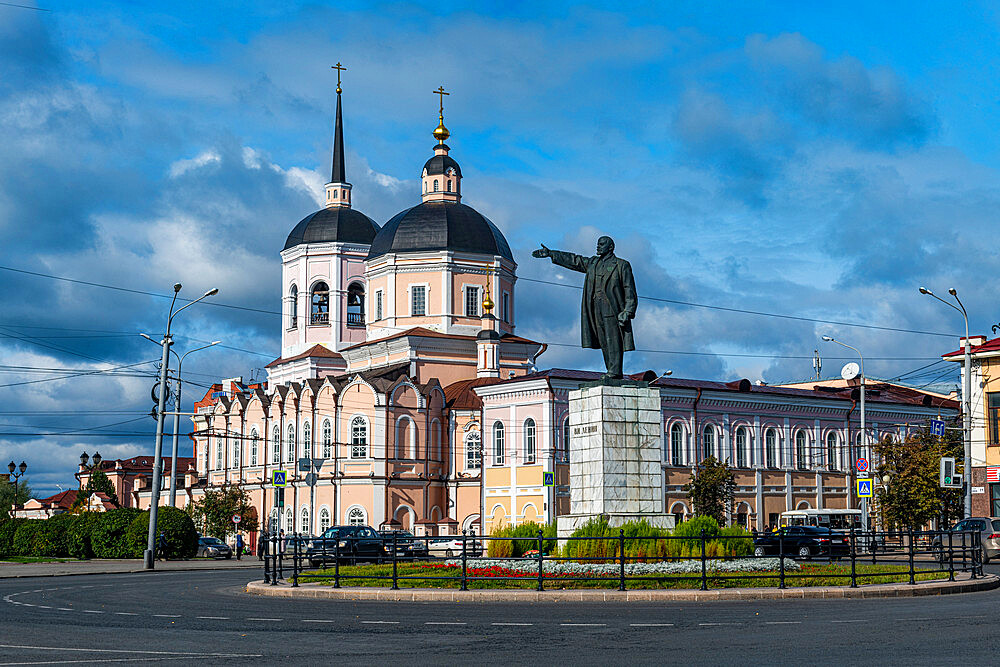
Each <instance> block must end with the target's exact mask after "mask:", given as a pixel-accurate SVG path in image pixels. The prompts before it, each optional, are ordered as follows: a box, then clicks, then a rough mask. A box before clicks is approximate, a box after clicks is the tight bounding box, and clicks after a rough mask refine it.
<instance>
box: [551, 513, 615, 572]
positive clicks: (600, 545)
mask: <svg viewBox="0 0 1000 667" xmlns="http://www.w3.org/2000/svg"><path fill="white" fill-rule="evenodd" d="M623 529H624V528H623ZM613 530H614V529H613V528H611V527H610V526H609V525H608V519H607V517H604V516H598V517H594V518H593V519H590V520H589V521H587V522H586V523H585V524H583V525H582V526H580V527H579V528H577V529H576V530H574V531H573V534H572V535H570V537H572V538H599V537H612V531H613ZM614 534H615V535H617V534H618V531H617V530H614ZM563 553H564V555H565V556H566V557H567V558H574V559H577V560H580V561H588V560H595V561H603V560H606V559H609V558H614V557H615V556H616V555H617V554H618V543H617V542H615V541H613V540H600V539H570V540H566V546H565V547H564V548H563Z"/></svg>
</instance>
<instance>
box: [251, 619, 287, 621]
mask: <svg viewBox="0 0 1000 667" xmlns="http://www.w3.org/2000/svg"><path fill="white" fill-rule="evenodd" d="M247 620H248V621H280V620H282V619H280V618H248V619H247Z"/></svg>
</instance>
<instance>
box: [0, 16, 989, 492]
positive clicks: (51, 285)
mask: <svg viewBox="0 0 1000 667" xmlns="http://www.w3.org/2000/svg"><path fill="white" fill-rule="evenodd" d="M40 6H41V7H43V8H44V9H47V10H50V11H36V10H31V9H22V8H15V7H7V6H0V67H2V71H0V146H2V147H3V150H2V152H0V154H2V156H3V160H0V265H2V266H5V267H12V268H15V269H22V270H27V271H34V272H39V273H45V274H52V275H59V276H65V277H69V278H74V279H79V280H86V281H91V282H96V283H102V284H107V285H113V286H120V287H127V288H130V289H136V290H139V291H141V292H155V293H166V292H169V290H170V286H171V285H172V284H173V283H174V282H178V281H179V282H181V283H183V284H184V291H183V293H182V294H184V295H188V296H196V295H199V294H201V293H202V292H203V291H205V290H206V289H208V288H210V287H219V289H220V290H221V293H220V295H219V297H218V298H217V301H219V302H221V303H224V304H228V305H232V306H237V307H238V308H221V307H202V306H197V307H195V308H192V309H190V310H188V311H186V312H185V313H184V315H183V316H182V318H181V319H179V320H178V327H179V328H178V333H179V334H180V335H181V336H183V337H184V338H180V339H179V341H178V348H179V349H180V351H183V350H185V349H188V348H189V347H193V346H196V345H197V344H198V341H207V340H214V339H221V340H223V341H225V343H226V345H227V346H229V347H227V348H224V349H220V348H216V349H213V350H211V351H207V352H201V353H198V354H197V355H193V356H192V357H191V358H190V360H189V361H188V362H187V363H186V364H185V371H186V372H185V374H186V375H187V374H188V371H190V379H191V380H192V382H194V383H208V382H209V381H210V380H211V379H212V378H219V377H232V376H237V375H242V376H244V377H249V376H250V374H251V372H252V369H255V368H256V369H259V368H261V367H262V366H263V365H264V364H266V363H267V362H268V361H269V360H270V359H271V358H273V357H274V356H277V352H278V338H277V333H278V330H277V320H276V318H275V316H274V315H273V314H271V312H258V311H261V310H262V311H272V312H273V311H276V310H278V309H279V293H278V284H277V280H278V277H279V257H278V251H279V250H280V248H281V247H282V245H283V242H284V238H285V236H286V235H287V233H288V231H289V230H290V229H291V228H292V227H293V226H294V225H295V223H296V222H297V221H298V220H300V219H301V218H302V217H304V216H305V215H307V214H308V213H310V212H312V211H313V210H315V209H316V208H317V207H318V205H319V204H318V202H319V197H320V193H321V188H322V184H323V182H325V180H326V176H327V172H328V169H329V159H330V142H331V132H332V127H331V126H332V111H333V104H334V100H335V96H334V87H335V83H336V78H335V76H334V74H333V72H332V71H331V70H330V69H329V68H330V65H331V64H333V63H335V62H337V61H341V62H343V63H344V64H345V65H346V66H347V67H348V68H349V69H348V71H347V72H346V73H345V75H344V85H343V87H344V113H345V124H346V138H347V148H348V155H347V160H348V177H349V179H350V180H351V181H352V182H353V183H354V197H355V200H354V202H355V206H356V207H357V208H359V209H361V210H362V211H364V212H365V213H367V214H368V215H370V216H371V217H373V218H374V219H376V220H377V221H379V222H384V221H385V220H387V219H389V218H390V217H391V216H392V215H393V214H394V213H396V212H398V211H400V210H402V209H403V208H406V207H408V206H411V205H413V204H414V203H416V202H417V198H418V172H419V169H420V166H421V165H422V164H423V162H424V160H425V159H426V158H427V157H428V156H429V155H430V148H431V145H432V141H433V140H432V138H431V135H430V132H431V130H432V129H433V128H434V126H435V125H436V121H437V119H436V111H437V98H436V96H434V95H432V94H431V90H433V89H434V88H437V86H439V85H444V86H445V88H446V89H447V90H449V91H451V93H452V94H451V95H450V96H449V97H448V98H447V102H446V122H447V125H448V127H449V129H450V130H451V131H452V138H451V139H450V140H449V145H451V147H452V155H453V156H454V157H455V158H456V159H458V160H459V162H460V163H461V164H462V167H463V173H464V175H465V181H464V184H463V193H464V195H465V196H464V201H465V202H466V203H468V204H470V205H472V206H474V207H476V208H478V209H479V210H481V211H482V212H483V213H485V214H486V215H488V216H489V217H490V218H491V219H492V220H493V221H494V222H496V223H497V225H498V226H499V227H500V228H501V229H502V230H503V231H504V233H505V234H506V235H507V238H508V240H509V241H510V243H511V246H512V248H513V250H514V253H515V257H516V259H517V260H518V262H519V264H520V266H519V275H520V276H521V277H522V281H521V282H520V283H519V284H518V292H517V297H516V298H517V318H518V333H520V334H522V335H525V336H529V337H532V338H536V339H539V340H544V341H547V342H549V343H551V344H552V345H551V347H550V348H549V350H548V352H546V354H545V355H544V356H543V357H542V358H541V360H540V361H541V365H542V366H571V367H585V368H597V367H599V366H600V359H599V353H597V352H592V351H583V350H580V349H578V348H577V346H576V343H577V341H578V331H577V329H576V328H575V327H576V322H577V317H576V309H577V299H578V292H576V291H575V290H573V289H572V288H569V287H556V286H549V285H544V284H541V283H535V282H531V280H529V279H540V280H548V281H563V282H565V283H567V284H571V285H576V284H579V279H578V277H577V276H574V275H565V274H563V273H562V272H560V270H558V269H557V268H555V267H553V266H552V265H550V264H548V263H546V262H541V261H538V260H532V259H531V257H530V251H531V249H532V248H533V247H535V245H536V244H537V243H538V242H544V243H545V244H546V245H548V246H550V247H556V248H562V249H567V250H575V251H578V252H589V251H590V250H591V249H592V248H593V245H594V242H595V240H596V238H597V236H599V235H600V234H602V233H607V234H610V235H612V236H614V237H615V239H616V241H617V243H618V251H619V254H620V255H621V256H623V257H625V258H627V259H629V260H630V261H631V262H632V264H633V267H634V269H635V272H636V276H637V282H638V287H639V292H640V294H642V295H644V296H647V297H657V298H660V299H665V301H662V300H661V301H657V300H654V299H644V300H643V301H642V302H641V304H640V309H639V315H638V319H637V322H636V339H637V345H638V347H639V349H640V351H638V352H636V353H634V354H632V355H630V356H629V357H628V358H627V362H626V365H627V368H628V370H630V371H639V370H643V369H646V368H655V369H659V370H664V369H667V368H671V369H673V370H674V373H675V375H677V376H681V377H699V378H709V379H724V380H731V379H736V378H740V377H748V378H750V379H751V380H757V379H764V380H766V381H768V382H781V381H788V380H799V379H804V378H807V377H809V376H810V375H811V372H812V368H811V362H810V358H811V356H812V352H813V350H814V349H817V348H818V349H819V350H820V351H821V353H822V354H823V356H824V359H825V362H824V363H825V365H824V371H825V375H828V376H834V375H837V373H838V371H839V368H840V366H841V365H842V364H843V363H844V362H845V361H847V358H845V355H844V354H842V353H839V352H838V350H837V349H830V346H829V345H824V344H823V343H822V342H820V336H821V335H824V334H829V335H833V336H835V337H837V338H840V339H842V340H844V341H845V342H848V343H850V344H852V345H854V346H856V347H859V348H860V349H862V350H863V351H864V353H865V355H866V358H867V359H868V362H867V364H866V368H867V370H868V371H869V374H871V375H875V376H879V377H886V378H894V377H899V376H903V377H906V378H907V379H908V380H910V381H912V382H913V383H914V384H924V383H927V382H934V381H937V382H939V383H945V384H946V385H947V384H951V383H954V381H955V373H954V370H955V369H951V370H950V371H949V369H948V368H946V367H943V365H942V364H938V365H936V366H931V368H930V369H927V370H925V371H919V372H915V373H914V372H913V371H914V370H915V369H917V368H919V367H921V366H924V365H926V364H931V363H933V362H934V361H935V359H936V357H937V356H938V355H939V354H940V353H942V352H943V351H946V350H949V349H954V348H956V347H957V339H956V338H955V335H957V334H958V333H959V332H960V331H961V330H962V323H961V319H960V317H958V316H957V314H956V313H955V312H954V311H951V310H950V309H947V308H946V307H945V306H943V305H941V304H939V303H937V302H934V301H933V300H931V299H929V298H927V297H922V296H920V295H919V294H918V293H917V289H916V288H917V286H918V285H921V284H926V285H927V286H928V287H930V288H931V289H934V290H935V291H937V292H938V293H939V294H945V292H946V290H947V288H948V287H952V286H954V287H955V288H957V289H958V290H959V294H960V295H961V296H962V298H963V300H964V301H965V303H966V305H967V307H968V309H969V312H970V315H971V322H972V328H973V330H974V331H978V332H981V333H990V331H989V329H990V326H991V325H992V324H995V323H997V321H998V320H1000V313H997V312H996V310H995V309H994V308H993V303H994V302H995V297H994V290H993V289H992V284H991V282H990V279H991V278H992V277H993V276H995V275H996V274H997V269H998V268H1000V267H998V259H997V255H996V252H995V251H993V250H992V248H991V244H990V243H989V241H988V239H989V238H990V236H991V234H990V233H991V232H992V231H993V229H995V227H996V213H995V211H997V210H1000V206H998V204H1000V172H998V160H1000V153H998V150H997V141H996V139H995V136H996V133H995V128H996V127H997V125H998V121H1000V118H998V116H1000V114H998V105H1000V102H998V100H1000V94H998V92H1000V91H998V90H997V87H998V83H997V81H998V80H1000V79H998V77H997V76H996V71H997V59H998V56H997V50H996V48H995V45H996V43H997V28H998V16H997V13H996V11H995V9H994V8H992V7H989V6H984V5H978V4H976V3H959V4H957V5H953V6H948V7H947V10H943V9H942V6H941V5H940V4H931V3H906V4H903V3H836V5H835V6H834V5H830V6H819V5H818V4H817V3H793V2H789V3H776V2H767V3H764V2H759V3H753V2H741V3H735V2H734V3H722V2H715V3H713V2H676V3H634V6H633V7H631V8H630V9H629V10H627V11H626V10H622V11H618V10H614V9H609V8H608V7H607V6H604V5H590V6H587V5H577V4H562V3H510V2H506V3H496V4H468V3H450V4H449V3H444V4H441V3H437V4H435V6H434V8H433V9H430V8H429V7H428V6H426V5H416V4H408V3H337V4H336V5H333V4H327V3H309V4H301V3H294V2H288V3H282V4H281V5H280V6H277V5H274V4H273V3H253V2H243V3H197V4H196V3H170V4H168V5H164V4H163V3H141V2H133V3H128V4H127V5H125V4H123V3H112V2H90V3H77V2H72V3H71V2H66V1H64V0H51V1H50V2H46V3H44V4H42V5H40ZM0 281H2V285H3V286H4V289H3V290H2V291H0V306H2V313H3V314H2V315H0V385H7V386H0V413H3V414H0V422H2V424H3V426H0V460H7V459H10V458H14V459H17V461H18V462H19V461H20V460H21V459H24V460H25V461H27V462H28V464H29V466H30V470H31V472H30V475H31V477H30V479H31V481H32V483H33V484H34V485H35V486H36V487H37V488H38V489H39V490H40V491H49V490H51V491H56V490H57V487H56V484H62V485H63V486H64V487H65V486H67V485H71V484H72V475H71V471H72V467H73V464H74V462H75V461H76V460H77V458H78V456H79V453H80V452H81V451H83V450H84V449H86V450H87V451H88V452H90V453H93V450H94V449H95V448H99V449H100V450H101V453H102V455H104V456H106V457H117V456H129V455H134V454H138V453H147V452H149V451H150V450H151V437H150V436H149V435H145V434H148V433H149V432H150V431H151V430H152V427H153V422H152V420H150V419H149V418H148V417H143V416H142V415H143V414H144V413H145V412H147V411H148V409H149V407H150V405H149V400H148V392H149V386H150V385H151V384H152V379H151V377H150V374H151V373H152V372H153V370H154V369H153V367H152V365H150V364H146V365H142V366H136V367H134V368H130V369H122V370H121V371H119V372H117V373H116V374H110V373H102V374H99V375H94V376H81V377H73V378H66V379H62V380H52V379H50V378H51V377H52V376H54V375H59V372H57V371H42V370H39V369H67V370H66V371H65V373H64V374H69V373H72V372H78V371H82V370H88V369H95V368H101V369H104V368H108V367H109V366H119V365H124V364H136V363H139V362H145V361H148V360H151V359H153V358H155V357H157V356H158V349H157V348H155V347H154V346H152V345H150V344H149V343H148V342H146V341H144V340H142V339H141V338H139V337H138V336H137V333H138V332H139V331H146V332H149V333H151V334H156V333H158V332H159V331H160V330H161V329H162V320H163V318H164V315H165V311H166V305H167V303H166V301H165V300H163V299H161V298H156V297H150V296H146V295H143V294H134V293H128V292H122V291H112V290H106V289H100V288H96V287H90V286H85V285H80V284H74V283H65V282H59V281H54V280H52V279H46V278H39V277H37V276H31V275H28V274H24V273H16V272H11V271H5V270H0ZM677 302H683V303H689V304H691V303H693V304H702V305H709V306H718V307H722V308H727V309H737V310H750V311H759V312H767V313H779V314H787V315H793V316H797V317H802V318H807V320H808V319H809V318H811V319H814V320H824V321H827V322H829V321H836V322H853V323H859V324H865V325H872V326H874V327H884V328H889V329H906V330H913V331H917V332H930V333H938V334H946V335H944V336H940V335H929V334H928V333H903V332H899V331H890V330H886V329H878V328H865V327H849V326H844V325H837V324H829V323H824V322H815V321H803V320H792V319H782V318H775V317H764V316H758V315H751V314H746V313H738V312H733V311H732V310H718V309H710V308H704V307H700V306H686V305H682V304H681V303H677ZM233 348H239V349H233ZM241 350H250V351H255V352H256V354H253V353H249V352H245V351H241ZM748 355H749V356H748ZM256 372H257V373H258V375H259V374H260V371H256ZM35 380H46V381H44V382H34V381H35ZM24 382H32V384H15V383H24ZM203 389H204V388H203V387H199V386H197V384H194V385H192V386H191V387H190V388H187V389H186V396H187V398H193V397H194V396H195V395H196V394H199V393H200V392H201V391H203ZM185 402H186V401H185ZM112 412H114V413H120V414H110V413H112ZM69 413H72V414H69ZM128 420H138V421H134V422H131V423H125V424H116V425H114V426H107V427H106V428H103V427H105V426H106V425H108V424H114V423H116V422H127V421H128ZM84 428H87V429H94V431H93V432H95V433H97V434H99V435H96V436H90V435H88V436H84V435H80V434H79V431H80V429H84ZM59 431H65V432H71V433H74V435H68V436H56V435H45V436H42V435H37V434H39V433H55V432H59ZM130 433H139V434H143V435H128V434H130ZM119 434H124V435H119Z"/></svg>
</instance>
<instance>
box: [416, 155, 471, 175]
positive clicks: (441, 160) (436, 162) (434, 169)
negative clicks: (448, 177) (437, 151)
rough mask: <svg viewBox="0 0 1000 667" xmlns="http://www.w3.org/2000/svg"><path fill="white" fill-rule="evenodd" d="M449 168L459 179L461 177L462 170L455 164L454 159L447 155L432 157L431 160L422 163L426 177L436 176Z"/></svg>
mask: <svg viewBox="0 0 1000 667" xmlns="http://www.w3.org/2000/svg"><path fill="white" fill-rule="evenodd" d="M449 167H450V168H452V169H454V170H455V174H456V175H457V176H458V177H459V178H461V177H462V168H461V167H459V166H458V163H457V162H455V158H453V157H450V156H448V155H434V156H432V157H431V159H429V160H428V161H427V162H425V163H424V172H425V173H426V174H427V175H428V176H437V175H438V174H443V173H445V172H446V171H448V168H449Z"/></svg>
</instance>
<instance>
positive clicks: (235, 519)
mask: <svg viewBox="0 0 1000 667" xmlns="http://www.w3.org/2000/svg"><path fill="white" fill-rule="evenodd" d="M242 520H243V517H241V516H240V515H239V514H234V515H233V523H239V522H240V521H242Z"/></svg>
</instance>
